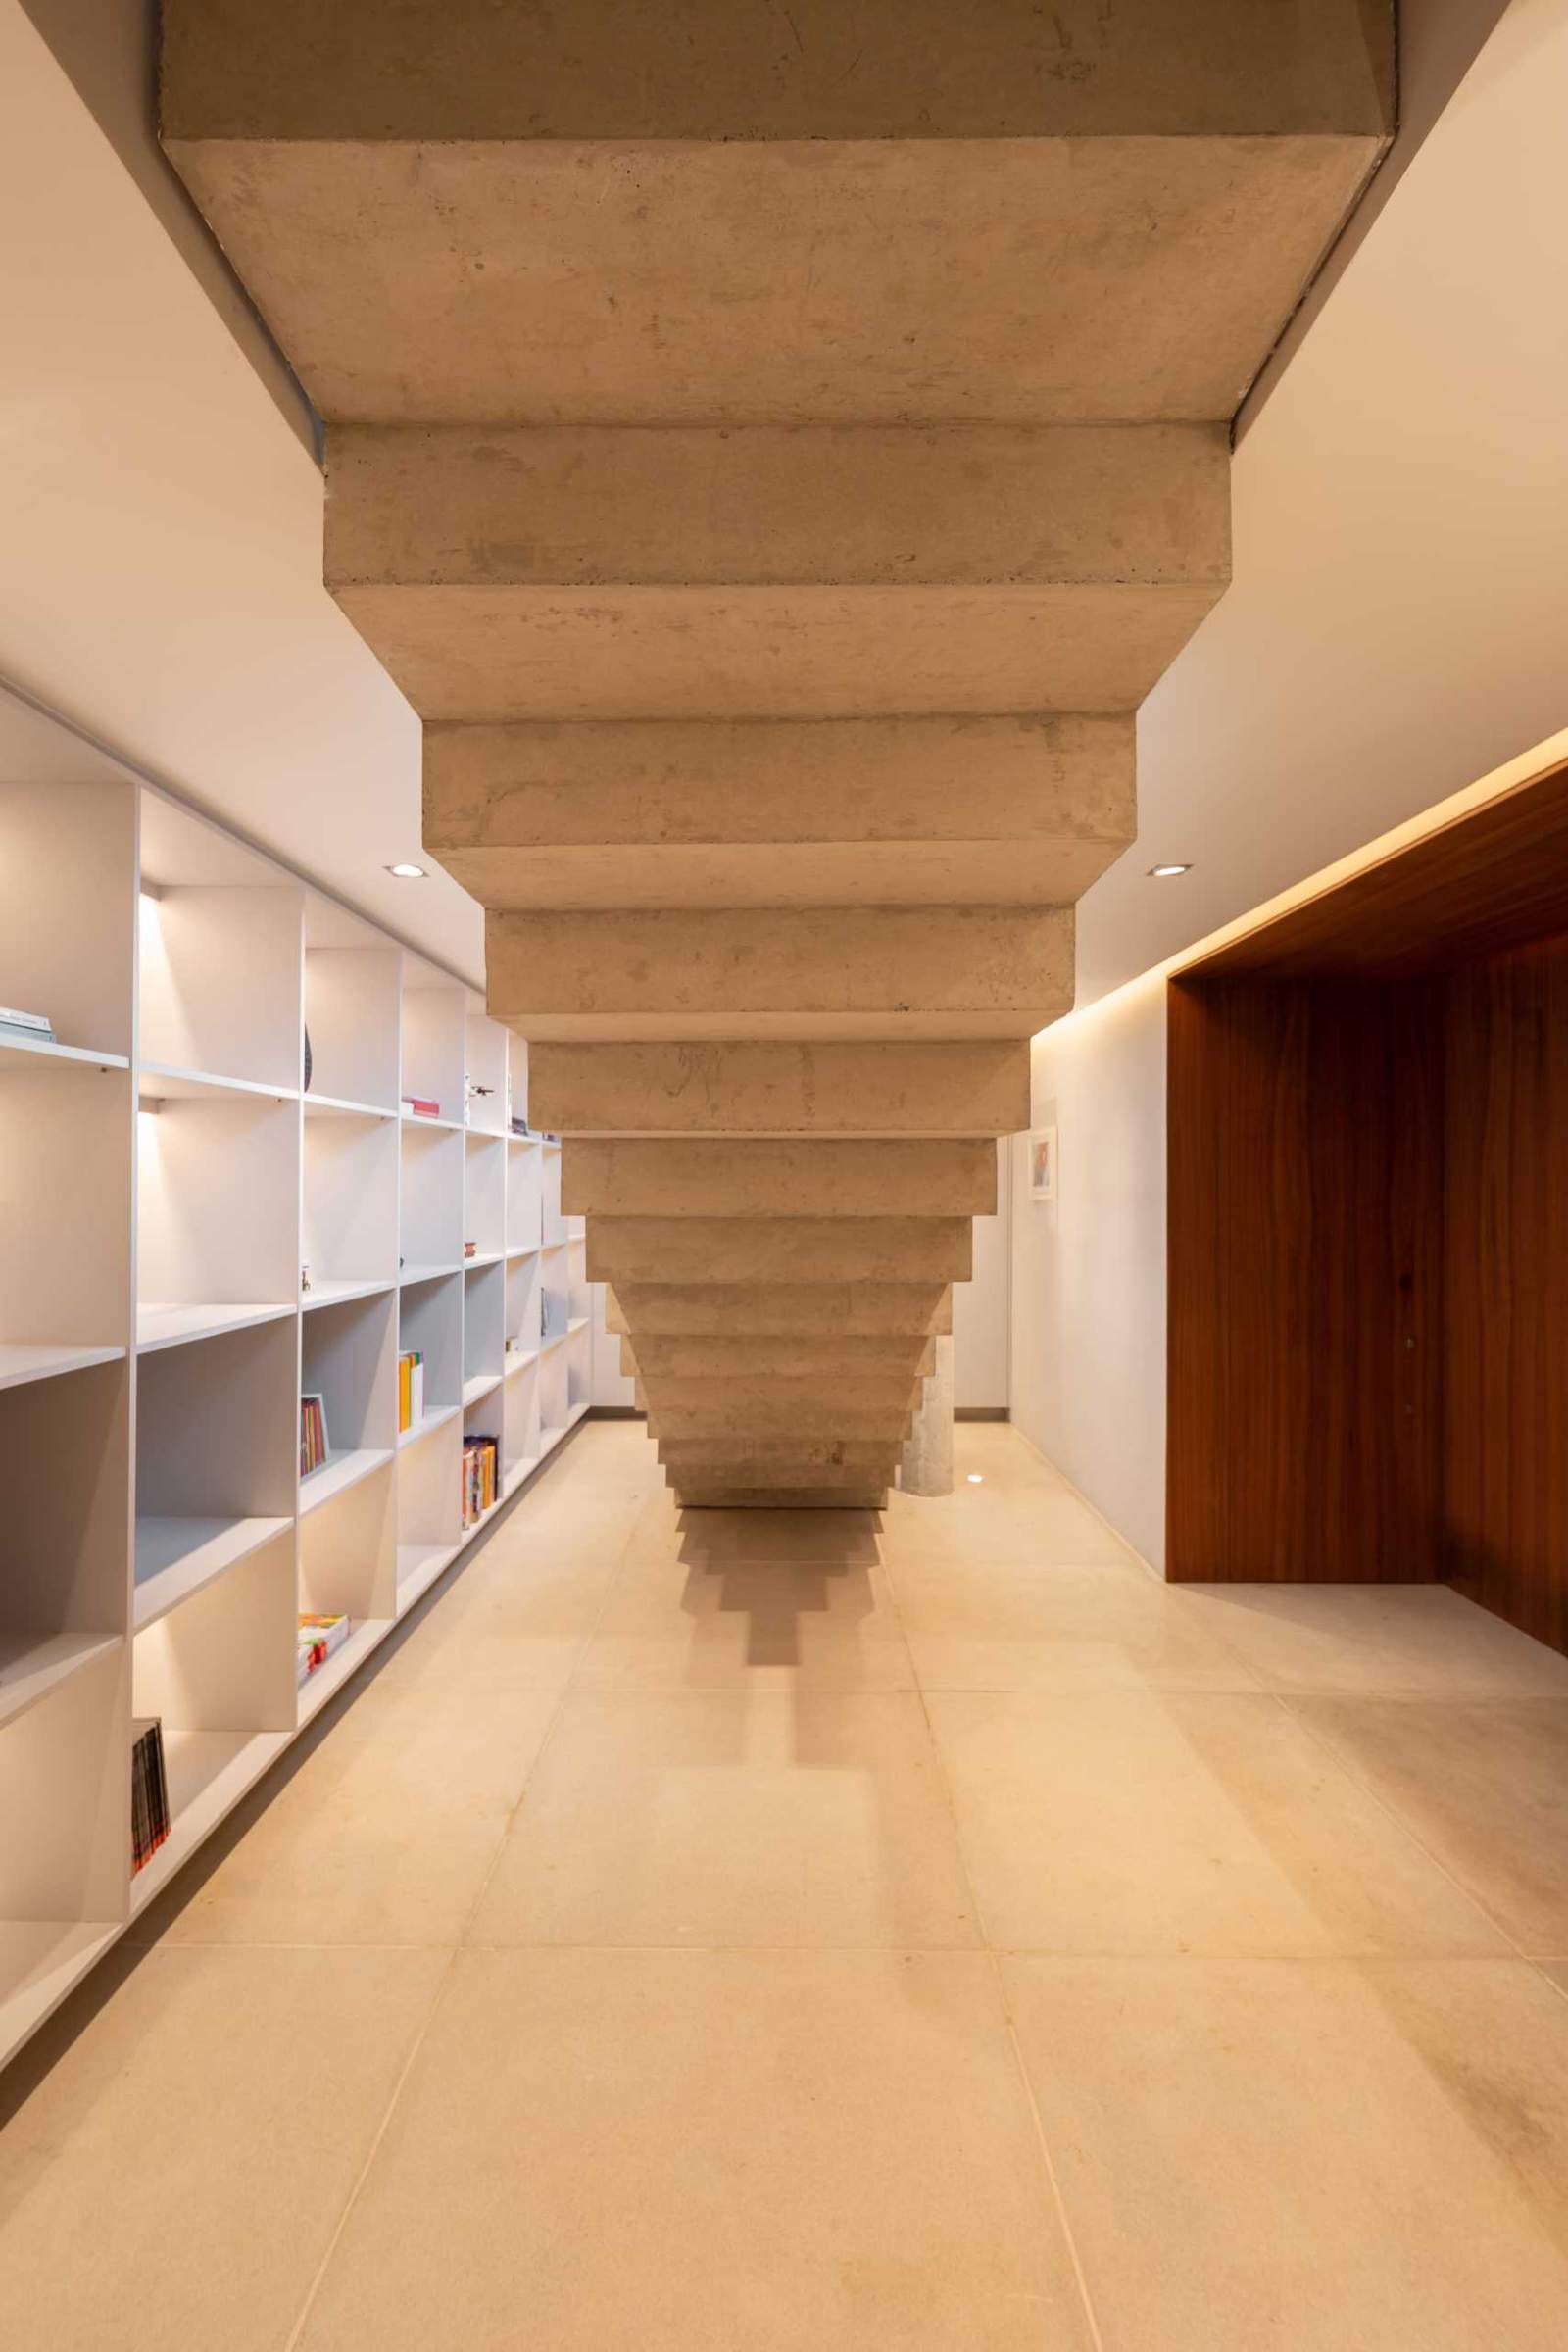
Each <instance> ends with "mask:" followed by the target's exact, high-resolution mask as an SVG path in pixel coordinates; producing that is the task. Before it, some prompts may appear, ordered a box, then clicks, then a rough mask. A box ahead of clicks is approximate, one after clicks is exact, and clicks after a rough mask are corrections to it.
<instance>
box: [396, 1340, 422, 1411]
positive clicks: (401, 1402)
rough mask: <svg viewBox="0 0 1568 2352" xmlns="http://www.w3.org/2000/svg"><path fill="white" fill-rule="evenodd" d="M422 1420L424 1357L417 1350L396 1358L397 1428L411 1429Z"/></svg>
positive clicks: (405, 1351) (405, 1352) (414, 1349)
mask: <svg viewBox="0 0 1568 2352" xmlns="http://www.w3.org/2000/svg"><path fill="white" fill-rule="evenodd" d="M423 1419H424V1357H423V1355H422V1354H421V1352H420V1350H419V1349H418V1348H405V1350H404V1352H403V1353H402V1354H401V1355H400V1356H399V1357H398V1428H399V1430H400V1431H401V1430H405V1429H412V1428H413V1427H414V1425H415V1423H416V1422H417V1421H422V1420H423Z"/></svg>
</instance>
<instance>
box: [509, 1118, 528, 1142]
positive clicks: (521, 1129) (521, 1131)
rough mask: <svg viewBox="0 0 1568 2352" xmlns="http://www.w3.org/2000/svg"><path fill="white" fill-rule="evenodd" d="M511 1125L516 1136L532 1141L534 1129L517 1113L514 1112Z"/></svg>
mask: <svg viewBox="0 0 1568 2352" xmlns="http://www.w3.org/2000/svg"><path fill="white" fill-rule="evenodd" d="M510 1124H511V1127H512V1132H513V1134H514V1135H516V1136H526V1137H528V1138H530V1139H531V1138H532V1135H533V1129H532V1128H531V1127H530V1126H529V1124H528V1122H527V1120H526V1119H525V1118H522V1117H521V1116H519V1114H518V1113H517V1112H516V1111H514V1112H513V1114H512V1119H511V1122H510Z"/></svg>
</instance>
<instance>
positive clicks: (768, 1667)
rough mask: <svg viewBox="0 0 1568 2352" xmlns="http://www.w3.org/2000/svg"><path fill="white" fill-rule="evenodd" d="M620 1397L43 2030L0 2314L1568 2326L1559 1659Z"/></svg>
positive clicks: (343, 2342) (1040, 2340)
mask: <svg viewBox="0 0 1568 2352" xmlns="http://www.w3.org/2000/svg"><path fill="white" fill-rule="evenodd" d="M958 1441H959V1483H958V1485H957V1488H956V1493H955V1494H954V1495H953V1496H952V1497H951V1498H950V1499H948V1500H945V1501H941V1502H915V1501H910V1500H907V1499H906V1498H904V1497H902V1496H899V1495H895V1496H894V1497H893V1499H892V1502H891V1505H890V1507H889V1509H888V1511H887V1512H886V1514H885V1515H884V1516H883V1517H882V1518H881V1519H874V1518H871V1517H867V1516H855V1515H849V1514H845V1515H843V1516H840V1515H836V1514H829V1513H811V1512H800V1513H795V1514H782V1513H780V1514H773V1513H756V1514H746V1513H737V1514H734V1515H727V1514H724V1513H721V1512H705V1513H691V1514H687V1515H686V1517H685V1518H684V1519H681V1518H680V1517H678V1516H677V1514H676V1512H675V1510H674V1508H673V1505H672V1503H671V1500H670V1498H669V1497H668V1495H666V1494H665V1492H664V1491H663V1489H662V1486H661V1484H660V1481H659V1473H658V1471H657V1469H656V1467H655V1463H654V1459H653V1453H652V1449H651V1447H650V1446H648V1444H647V1442H646V1440H645V1438H644V1436H643V1434H642V1432H641V1430H640V1429H638V1428H636V1427H634V1426H631V1425H623V1424H615V1423H593V1424H589V1425H587V1426H585V1427H584V1428H583V1429H582V1430H581V1431H580V1433H579V1434H578V1436H577V1437H576V1439H575V1440H574V1441H573V1442H572V1444H571V1445H570V1446H569V1447H568V1448H567V1450H566V1453H565V1455H564V1459H563V1460H562V1462H561V1463H560V1465H559V1467H558V1468H557V1469H555V1470H554V1471H552V1472H551V1473H549V1474H548V1475H547V1476H545V1477H544V1478H543V1479H541V1480H540V1481H539V1482H538V1483H537V1485H536V1486H535V1488H534V1489H533V1490H532V1491H530V1492H529V1493H528V1494H526V1495H524V1497H523V1498H522V1500H521V1502H520V1503H519V1505H518V1506H517V1507H516V1508H515V1509H514V1510H513V1511H512V1512H511V1514H510V1515H509V1516H508V1517H506V1518H504V1519H503V1520H502V1521H500V1522H499V1523H498V1525H497V1527H496V1529H495V1531H494V1533H493V1534H492V1535H491V1537H490V1538H489V1540H488V1541H486V1542H483V1543H481V1544H478V1545H477V1546H476V1547H475V1549H474V1550H473V1552H472V1553H471V1554H470V1555H468V1556H467V1558H466V1562H465V1564H463V1565H461V1566H460V1568H459V1569H458V1570H457V1571H456V1572H455V1573H454V1574H453V1576H452V1577H451V1579H450V1581H449V1582H448V1583H447V1584H446V1585H445V1586H443V1587H440V1588H438V1589H437V1591H436V1592H435V1593H434V1594H433V1595H432V1596H431V1600H430V1602H429V1604H427V1605H426V1607H425V1608H424V1609H423V1611H422V1612H421V1613H420V1614H419V1615H417V1617H416V1618H414V1619H413V1620H411V1623H410V1628H409V1630H408V1632H407V1633H406V1635H405V1636H403V1637H402V1638H400V1639H398V1640H396V1641H395V1642H393V1643H391V1644H390V1645H389V1646H388V1649H387V1650H386V1652H385V1653H383V1655H382V1657H381V1658H380V1659H379V1660H378V1661H377V1663H376V1666H375V1668H374V1669H373V1670H372V1671H370V1672H368V1674H367V1675H366V1677H365V1678H364V1679H363V1680H362V1681H361V1682H360V1684H359V1685H357V1686H355V1687H353V1688H351V1690H350V1691H348V1692H347V1693H346V1695H345V1699H344V1700H343V1701H340V1702H337V1703H336V1704H335V1705H334V1707H332V1708H329V1709H328V1710H327V1714H326V1716H325V1718H324V1719H323V1723H322V1728H321V1729H320V1730H319V1732H313V1733H312V1734H311V1735H310V1736H309V1737H308V1738H307V1739H306V1740H305V1741H304V1742H303V1743H302V1746H301V1749H300V1750H299V1751H297V1752H296V1753H295V1754H294V1755H292V1756H291V1758H290V1762H291V1764H292V1766H293V1769H291V1770H288V1771H286V1772H283V1773H280V1774H279V1775H278V1776H277V1777H276V1778H275V1779H274V1780H272V1781H271V1782H269V1783H265V1784H264V1785H263V1787H262V1788H261V1789H260V1790H259V1791H258V1792H257V1795H256V1797H255V1798H254V1799H252V1800H251V1801H250V1802H249V1803H248V1804H247V1805H246V1806H244V1807H243V1808H242V1809H241V1812H240V1813H239V1815H238V1816H236V1819H235V1822H234V1824H233V1825H231V1826H230V1828H229V1829H228V1830H227V1831H226V1832H225V1833H223V1834H222V1835H221V1837H220V1838H219V1839H217V1840H215V1842H214V1845H213V1846H212V1847H211V1848H210V1849H209V1850H208V1851H207V1852H206V1853H205V1854H204V1855H203V1856H202V1857H201V1858H200V1859H199V1860H198V1861H197V1862H196V1863H195V1864H194V1865H193V1866H192V1867H191V1868H190V1869H189V1870H188V1871H187V1872H186V1873H185V1874H184V1875H183V1876H182V1877H181V1878H180V1879H179V1880H178V1881H177V1882H176V1884H175V1885H174V1886H173V1887H172V1889H171V1891H170V1894H169V1895H168V1896H167V1897H165V1898H164V1899H163V1904H162V1907H155V1908H154V1909H153V1910H152V1911H151V1912H150V1913H149V1914H148V1915H147V1917H146V1919H145V1920H144V1921H143V1922H141V1923H139V1924H138V1926H137V1927H136V1928H134V1929H133V1930H132V1936H133V1937H134V1938H136V1941H135V1943H134V1946H132V1945H125V1946H123V1947H121V1948H120V1949H119V1950H118V1951H117V1953H116V1954H115V1955H114V1956H113V1958H112V1959H111V1960H110V1961H109V1962H107V1963H106V1964H105V1966H104V1967H103V1969H102V1970H101V1971H100V1972H99V1975H98V1976H97V1977H96V1978H95V1979H94V1980H93V1982H92V1984H91V1985H89V1986H88V1987H86V1988H85V1993H84V1995H83V1996H82V1997H81V1998H79V1999H78V2001H77V2003H76V2004H75V2005H74V2006H73V2007H72V2008H70V2009H68V2011H67V2012H66V2013H65V2015H64V2016H63V2017H62V2018H61V2019H60V2020H57V2021H56V2023H55V2025H54V2026H53V2027H51V2028H50V2029H48V2030H46V2031H45V2033H44V2034H42V2035H41V2036H40V2038H39V2041H38V2043H37V2044H36V2045H35V2047H34V2048H33V2049H31V2050H29V2051H28V2052H27V2053H25V2056H24V2058H23V2060H22V2061H21V2062H20V2063H19V2064H18V2065H17V2067H16V2068H14V2069H13V2071H12V2075H11V2076H10V2077H8V2078H7V2081H6V2083H5V2086H4V2096H5V2097H6V2099H7V2100H8V2101H9V2105H6V2106H0V2120H3V2129H0V2311H3V2313H4V2315H5V2328H4V2333H5V2339H6V2342H7V2344H8V2345H11V2346H15V2347H16V2348H17V2352H111V2348H113V2352H120V2348H121V2347H122V2346H123V2344H124V2342H125V2340H126V2338H125V2333H124V2326H125V2322H124V2315H125V2312H126V2310H127V2309H129V2310H132V2311H134V2312H135V2313H136V2315H137V2321H138V2325H137V2331H136V2335H135V2342H136V2346H137V2352H176V2348H177V2352H294V2348H295V2347H298V2348H299V2352H368V2348H372V2347H373V2352H514V2348H515V2352H1095V2348H1099V2352H1197V2348H1199V2347H1201V2352H1271V2348H1273V2347H1278V2348H1279V2352H1405V2348H1408V2352H1483V2348H1486V2352H1556V2348H1557V2347H1559V2346H1560V2345H1561V2344H1562V2342H1563V2341H1564V2338H1565V2334H1568V1804H1565V1802H1564V1797H1563V1790H1564V1789H1565V1788H1568V1661H1565V1660H1564V1659H1562V1658H1560V1657H1558V1656H1556V1655H1555V1654H1553V1653H1551V1652H1548V1651H1546V1650H1544V1649H1543V1648H1541V1647H1539V1646H1538V1645H1536V1644H1535V1643H1533V1642H1529V1641H1528V1640H1526V1639H1525V1638H1524V1637H1523V1636H1521V1635H1519V1634H1516V1633H1514V1632H1513V1631H1511V1630H1510V1629H1509V1628H1507V1627H1505V1626H1504V1625H1502V1624H1501V1623H1500V1622H1497V1621H1496V1620H1494V1619H1493V1618H1491V1617H1489V1616H1486V1615H1484V1614H1483V1613H1481V1612H1480V1611H1479V1610H1475V1609H1473V1608H1471V1607H1470V1606H1469V1605H1468V1604H1466V1603H1465V1602H1463V1601H1461V1600H1459V1599H1458V1598H1456V1597H1454V1596H1453V1595H1452V1594H1451V1593H1448V1592H1446V1590H1443V1589H1441V1588H1433V1587H1426V1588H1417V1587H1401V1588H1391V1589H1386V1590H1383V1591H1376V1590H1371V1589H1366V1588H1362V1589H1359V1590H1344V1591H1336V1590H1334V1589H1332V1588H1326V1587H1318V1588H1313V1589H1304V1588H1273V1589H1270V1588H1266V1587H1234V1586H1233V1587H1230V1588H1228V1589H1225V1590H1220V1589H1213V1590H1210V1591H1196V1590H1177V1589H1170V1588H1166V1587H1164V1586H1162V1585H1160V1584H1159V1583H1157V1582H1156V1581H1155V1580H1154V1579H1153V1578H1152V1576H1151V1575H1150V1573H1149V1572H1148V1571H1147V1570H1146V1569H1145V1568H1144V1567H1143V1566H1142V1565H1141V1564H1140V1563H1139V1562H1137V1561H1136V1560H1135V1559H1134V1558H1133V1557H1132V1556H1131V1554H1130V1553H1128V1552H1127V1551H1126V1549H1125V1548H1124V1547H1123V1545H1122V1544H1120V1543H1119V1542H1118V1541H1117V1540H1116V1539H1115V1538H1114V1537H1113V1536H1111V1535H1110V1534H1109V1533H1108V1532H1107V1531H1106V1529H1105V1527H1104V1526H1103V1523H1102V1522H1101V1521H1100V1520H1099V1519H1097V1518H1096V1516H1095V1515H1094V1514H1093V1513H1092V1512H1091V1511H1090V1510H1089V1509H1088V1508H1087V1507H1086V1506H1085V1505H1084V1504H1083V1503H1082V1502H1081V1501H1080V1500H1079V1499H1078V1498H1077V1497H1076V1496H1075V1495H1074V1494H1073V1493H1072V1492H1071V1490H1070V1489H1068V1488H1067V1487H1066V1486H1065V1484H1064V1483H1063V1482H1061V1481H1060V1480H1059V1479H1058V1478H1057V1477H1056V1476H1055V1475H1054V1473H1053V1472H1052V1471H1051V1470H1050V1469H1049V1468H1048V1467H1047V1466H1046V1465H1045V1464H1044V1463H1042V1461H1041V1460H1040V1459H1039V1457H1038V1456H1037V1455H1036V1454H1035V1453H1034V1452H1033V1451H1032V1450H1031V1449H1030V1448H1029V1447H1028V1446H1027V1445H1026V1444H1025V1443H1024V1442H1023V1440H1022V1439H1021V1438H1019V1437H1017V1436H1016V1435H1015V1434H1014V1433H1013V1432H1012V1431H1011V1430H1009V1429H1007V1428H1005V1427H1001V1426H989V1425H968V1426H964V1427H962V1428H960V1430H959V1432H958Z"/></svg>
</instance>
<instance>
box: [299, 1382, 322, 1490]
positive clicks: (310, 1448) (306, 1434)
mask: <svg viewBox="0 0 1568 2352" xmlns="http://www.w3.org/2000/svg"><path fill="white" fill-rule="evenodd" d="M327 1452H328V1446H327V1442H326V1398H325V1397H319V1396H306V1397H301V1398H300V1476H301V1478H309V1477H310V1475H311V1472H312V1471H313V1470H319V1469H320V1467H321V1465H322V1463H323V1462H324V1461H325V1460H326V1457H327Z"/></svg>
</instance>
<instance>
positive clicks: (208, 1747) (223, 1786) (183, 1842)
mask: <svg viewBox="0 0 1568 2352" xmlns="http://www.w3.org/2000/svg"><path fill="white" fill-rule="evenodd" d="M342 1654H343V1652H342V1651H341V1650H340V1651H339V1652H338V1656H339V1657H341V1656H342ZM336 1662H337V1661H336V1659H334V1660H333V1661H332V1663H333V1664H334V1665H335V1664H336ZM321 1671H322V1672H323V1674H324V1673H325V1672H326V1669H325V1667H323V1668H322V1669H321ZM290 1737H291V1735H290V1734H289V1733H287V1732H187V1731H174V1730H172V1729H171V1728H170V1727H169V1726H168V1725H167V1724H166V1725H165V1727H164V1766H165V1771H166V1773H167V1776H168V1780H169V1812H170V1832H169V1836H168V1838H167V1839H166V1840H165V1842H164V1843H163V1844H162V1845H161V1846H160V1847H159V1848H158V1851H157V1852H156V1853H155V1854H154V1855H153V1857H152V1860H151V1861H150V1862H149V1863H147V1865H146V1866H145V1868H144V1869H142V1870H139V1871H137V1872H136V1874H135V1876H134V1878H133V1879H132V1880H131V1882H130V1912H131V1917H132V1918H133V1919H134V1918H135V1916H136V1915H137V1913H138V1912H140V1911H144V1910H145V1909H146V1907H147V1905H148V1904H149V1903H150V1902H151V1901H152V1899H153V1897H154V1895H155V1894H157V1893H158V1892H159V1890H160V1888H162V1887H165V1886H167V1885H168V1883H169V1881H170V1880H171V1879H172V1877H173V1875H174V1873H175V1871H176V1870H178V1868H179V1866H180V1864H181V1863H182V1862H187V1861H189V1859H190V1857H191V1855H192V1854H193V1853H194V1852H195V1851H196V1848H197V1847H198V1846H199V1845H200V1844H201V1843H202V1842H203V1840H204V1839H206V1838H210V1837H211V1835H212V1833H213V1831H214V1830H216V1829H217V1827H218V1825H219V1823H220V1822H221V1820H222V1819H223V1816H224V1815H225V1814H226V1813H231V1812H232V1811H233V1809H234V1807H235V1806H236V1805H237V1804H238V1803H239V1800H240V1798H241V1797H242V1796H244V1795H245V1794H246V1793H247V1792H248V1791H249V1790H250V1789H254V1787H255V1786H256V1783H257V1782H258V1781H259V1780H260V1779H261V1777H262V1775H263V1773H264V1772H265V1771H266V1770H267V1768H268V1766H269V1765H270V1764H271V1763H274V1762H275V1761H276V1759H277V1758H278V1757H279V1756H280V1755H281V1754H282V1752H283V1750H284V1748H285V1747H287V1745H288V1743H289V1739H290Z"/></svg>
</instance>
